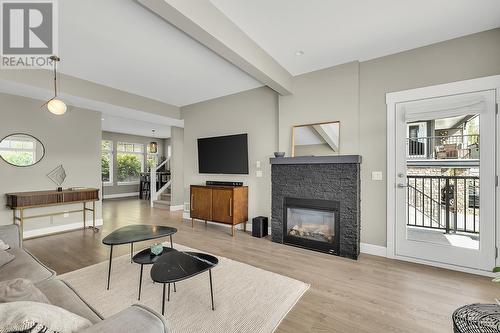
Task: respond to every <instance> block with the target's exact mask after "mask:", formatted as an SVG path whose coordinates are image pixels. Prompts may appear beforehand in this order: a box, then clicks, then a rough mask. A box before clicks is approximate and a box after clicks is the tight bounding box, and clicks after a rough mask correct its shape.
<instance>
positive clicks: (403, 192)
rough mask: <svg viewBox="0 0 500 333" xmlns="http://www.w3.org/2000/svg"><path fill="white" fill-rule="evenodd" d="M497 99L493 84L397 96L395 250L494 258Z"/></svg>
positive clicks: (474, 264)
mask: <svg viewBox="0 0 500 333" xmlns="http://www.w3.org/2000/svg"><path fill="white" fill-rule="evenodd" d="M495 106H496V90H494V89H493V90H486V91H479V92H477V91H476V92H462V93H455V94H450V95H448V96H441V97H431V98H425V97H423V98H421V99H419V100H412V101H407V102H397V103H395V110H394V112H395V113H394V114H395V119H394V130H395V133H394V150H395V152H394V156H395V165H394V168H393V171H394V174H392V175H388V177H394V178H393V179H394V183H393V184H394V185H395V189H394V192H393V193H394V202H395V223H394V254H395V256H400V257H408V258H413V259H419V260H425V261H432V262H437V263H441V264H446V265H454V266H461V267H465V268H472V269H479V270H485V271H490V270H491V268H492V267H494V266H495V258H496V257H495V249H496V246H495V242H496V237H495V232H496V230H495V224H496V223H495V202H496V199H495V192H496V185H495V183H496V162H495V160H496V112H495ZM423 124H425V125H423ZM416 128H420V129H424V131H425V133H419V135H418V136H416V135H413V136H410V135H408V133H409V129H416ZM421 131H422V130H421ZM389 148H390V147H389ZM391 183H392V182H391Z"/></svg>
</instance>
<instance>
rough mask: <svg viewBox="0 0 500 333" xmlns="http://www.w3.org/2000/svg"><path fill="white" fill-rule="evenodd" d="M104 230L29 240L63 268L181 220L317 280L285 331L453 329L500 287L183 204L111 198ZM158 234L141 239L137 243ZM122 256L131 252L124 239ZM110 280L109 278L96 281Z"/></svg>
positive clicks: (199, 237) (219, 248) (190, 233)
mask: <svg viewBox="0 0 500 333" xmlns="http://www.w3.org/2000/svg"><path fill="white" fill-rule="evenodd" d="M103 219H104V221H105V224H104V227H103V229H102V230H101V232H99V233H97V234H95V233H93V232H92V231H91V230H85V231H82V230H80V231H73V232H68V233H64V234H59V235H53V236H47V237H42V238H37V239H31V240H27V241H25V243H24V245H25V247H26V248H27V249H28V250H29V251H31V252H32V253H33V254H34V255H35V256H36V257H38V258H39V259H40V260H41V261H43V262H44V263H46V264H47V265H48V266H50V267H51V268H53V269H54V270H55V271H56V272H57V273H58V274H62V273H65V272H69V271H72V270H76V269H79V268H82V267H85V266H89V265H92V264H95V263H99V262H102V261H105V260H108V256H109V248H108V247H107V246H104V245H102V243H101V239H102V237H104V236H105V235H107V234H108V233H109V232H111V231H112V230H114V229H116V228H118V227H120V226H124V225H127V224H134V223H144V224H161V225H169V226H173V227H175V228H177V229H178V230H179V231H178V233H177V234H175V235H174V242H177V243H180V244H183V245H186V246H189V247H193V248H196V249H199V250H202V251H207V252H211V253H213V254H215V255H220V256H225V257H227V258H231V259H233V260H238V261H241V262H244V263H247V264H250V265H253V266H256V267H260V268H262V269H265V270H269V271H273V272H276V273H279V274H282V275H286V276H289V277H292V278H295V279H298V280H301V281H304V282H307V283H310V284H311V288H310V289H309V291H308V292H307V293H306V294H305V295H304V297H303V298H302V299H301V300H300V301H299V302H298V304H297V305H296V306H295V307H294V308H293V309H292V311H291V312H290V313H289V314H288V315H287V317H286V318H285V319H284V320H283V322H282V323H281V325H280V327H279V328H278V330H277V332H371V333H373V332H451V331H452V326H451V314H452V312H453V310H454V309H456V308H457V307H459V306H461V305H463V304H467V303H478V302H483V303H484V302H487V303H491V302H492V301H493V299H494V297H495V296H498V295H499V294H500V291H499V289H498V287H496V286H495V285H494V284H493V283H491V282H490V279H489V278H486V277H480V276H475V275H471V274H465V273H459V272H453V271H448V270H445V269H440V268H433V267H428V266H423V265H418V264H412V263H406V262H401V261H396V260H390V259H386V258H381V257H375V256H370V255H365V254H362V255H361V256H360V258H359V260H358V261H353V260H350V259H344V258H339V257H335V256H331V255H327V254H322V253H318V252H313V251H308V250H303V249H299V248H294V247H291V246H286V245H281V244H276V243H272V242H271V241H270V240H269V239H258V238H253V237H251V236H250V234H249V233H244V232H242V231H238V232H237V233H236V236H235V237H234V238H233V237H231V236H230V228H226V227H223V226H218V225H208V226H205V223H203V222H198V223H195V227H194V229H192V228H191V222H190V221H183V220H182V214H181V212H168V211H163V210H159V209H152V208H150V207H149V205H148V204H147V203H146V202H145V201H139V200H135V199H134V200H132V199H129V200H108V201H105V202H104V208H103ZM150 243H152V242H143V243H139V244H137V245H136V249H139V248H140V247H146V246H148V245H149V244H150ZM114 252H115V253H114V255H115V256H120V255H123V254H126V253H129V247H128V246H121V247H120V246H118V247H115V250H114ZM96 283H103V284H104V283H105V281H96ZM263 283H265V282H264V281H263Z"/></svg>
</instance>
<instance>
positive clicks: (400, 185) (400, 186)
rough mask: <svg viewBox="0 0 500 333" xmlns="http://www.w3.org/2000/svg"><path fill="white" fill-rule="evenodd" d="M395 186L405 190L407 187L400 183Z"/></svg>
mask: <svg viewBox="0 0 500 333" xmlns="http://www.w3.org/2000/svg"><path fill="white" fill-rule="evenodd" d="M397 186H398V188H405V187H408V185H406V184H401V183H399V184H398V185H397Z"/></svg>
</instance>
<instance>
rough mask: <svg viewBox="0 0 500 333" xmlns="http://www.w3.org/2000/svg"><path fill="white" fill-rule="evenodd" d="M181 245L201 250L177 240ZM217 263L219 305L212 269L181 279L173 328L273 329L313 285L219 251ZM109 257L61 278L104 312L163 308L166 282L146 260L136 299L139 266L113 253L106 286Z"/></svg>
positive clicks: (171, 315) (169, 308)
mask: <svg viewBox="0 0 500 333" xmlns="http://www.w3.org/2000/svg"><path fill="white" fill-rule="evenodd" d="M174 246H175V248H176V249H177V250H181V251H196V252H202V251H198V250H196V249H191V248H188V247H185V246H182V245H178V244H175V245H174ZM216 257H217V258H218V259H219V264H218V265H217V266H216V267H215V268H214V269H212V276H213V286H214V300H215V311H212V309H211V303H210V285H209V277H208V272H207V273H203V274H200V275H198V276H195V277H193V278H191V279H188V280H186V281H182V282H179V283H177V284H176V285H177V292H173V288H172V293H171V297H170V302H166V310H165V312H166V313H165V317H166V318H167V320H168V322H169V323H170V325H171V329H172V330H173V332H183V333H185V332H211V333H213V332H224V333H227V332H252V333H255V332H262V333H265V332H273V331H274V330H275V329H276V328H277V327H278V325H279V323H280V322H281V321H282V320H283V318H284V317H285V316H286V314H287V313H288V312H289V311H290V310H291V309H292V308H293V306H294V305H295V304H296V303H297V302H298V300H299V299H300V298H301V297H302V295H303V294H304V293H305V292H306V291H307V289H308V288H309V285H308V284H306V283H304V282H301V281H298V280H294V279H292V278H289V277H286V276H283V275H279V274H276V273H273V272H269V271H266V270H263V269H260V268H256V267H253V266H250V265H247V264H244V263H241V262H238V261H234V260H231V259H228V258H225V257H220V256H216ZM107 269H108V262H107V261H106V262H102V263H99V264H96V265H93V266H89V267H85V268H83V269H80V270H77V271H73V272H70V273H67V274H64V275H61V276H60V277H59V278H60V279H62V280H64V281H66V282H68V283H69V284H70V285H71V286H72V287H73V288H74V289H75V290H76V291H77V292H78V293H79V294H80V295H81V296H82V297H83V298H84V299H85V300H86V301H87V302H88V303H89V304H90V305H92V306H93V307H94V308H95V309H96V310H97V311H98V312H100V313H101V314H102V315H103V316H104V317H105V318H107V317H109V316H112V315H113V314H115V313H117V312H120V311H121V310H124V309H126V308H127V307H128V306H130V305H132V304H135V303H139V304H143V305H146V306H148V307H150V308H152V309H155V310H156V311H158V312H161V302H162V285H161V284H154V283H153V282H152V281H151V278H150V269H151V266H144V275H143V282H142V294H141V300H140V301H138V300H137V296H138V287H139V271H140V266H139V265H137V264H133V263H131V262H130V256H129V255H125V256H121V257H118V258H114V259H113V267H112V273H111V274H112V275H111V288H110V290H106V279H107Z"/></svg>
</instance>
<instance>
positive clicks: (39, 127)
mask: <svg viewBox="0 0 500 333" xmlns="http://www.w3.org/2000/svg"><path fill="white" fill-rule="evenodd" d="M42 104H43V101H39V100H34V99H29V98H24V97H18V96H13V95H6V94H0V105H1V109H0V137H1V138H3V137H5V136H7V135H9V134H11V133H27V134H30V135H32V136H34V137H36V138H38V139H39V140H40V141H41V142H42V143H43V145H44V146H45V157H44V158H43V160H42V161H40V163H38V164H36V165H34V166H31V167H24V168H20V167H14V166H12V165H9V164H7V163H6V162H5V161H3V160H1V159H0V184H1V185H0V188H1V192H2V193H1V194H2V196H1V199H0V224H11V223H12V212H11V210H10V209H8V208H6V207H5V196H4V194H5V193H9V192H20V191H36V190H54V189H56V188H57V186H56V185H55V184H54V183H53V182H52V181H51V180H50V179H49V178H47V174H48V173H49V172H50V171H52V170H53V169H54V168H56V167H57V166H59V165H60V164H62V165H63V166H64V168H65V170H66V175H67V179H66V181H65V182H64V184H63V187H64V188H67V187H74V186H81V187H95V188H99V189H100V188H101V161H100V155H101V146H100V145H101V114H100V113H98V112H94V111H88V110H82V109H78V108H73V107H68V112H67V113H66V114H64V115H62V116H56V115H53V114H51V113H49V112H48V111H47V110H46V109H42V108H40V106H41V105H42ZM75 208H76V209H81V205H77V206H75V205H68V206H64V208H62V207H60V206H59V207H58V206H55V207H52V208H50V209H36V210H29V211H26V215H31V214H39V213H44V212H47V211H49V212H51V211H57V210H58V209H59V211H64V210H71V209H75ZM89 216H90V215H89ZM97 218H98V219H100V218H101V203H100V202H99V203H98V204H97ZM81 221H83V217H82V214H79V213H77V214H70V216H69V217H67V218H65V217H63V216H57V217H53V218H49V217H47V218H40V219H33V220H28V221H26V223H25V230H26V231H28V230H34V229H41V228H45V227H53V226H60V225H64V224H71V223H76V222H81Z"/></svg>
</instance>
